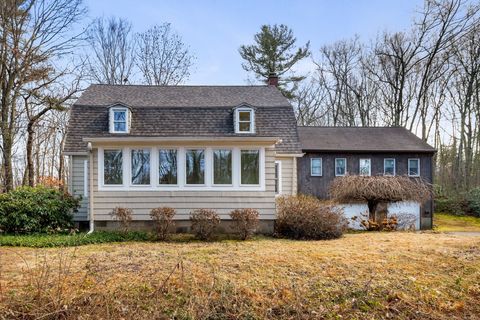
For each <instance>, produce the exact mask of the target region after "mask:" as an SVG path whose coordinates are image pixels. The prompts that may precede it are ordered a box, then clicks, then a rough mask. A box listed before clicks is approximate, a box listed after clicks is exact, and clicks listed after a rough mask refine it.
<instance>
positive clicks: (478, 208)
mask: <svg viewBox="0 0 480 320" xmlns="http://www.w3.org/2000/svg"><path fill="white" fill-rule="evenodd" d="M466 202H467V204H468V211H469V213H470V214H471V215H474V216H477V217H480V188H475V189H472V190H470V191H469V192H468V193H467V195H466Z"/></svg>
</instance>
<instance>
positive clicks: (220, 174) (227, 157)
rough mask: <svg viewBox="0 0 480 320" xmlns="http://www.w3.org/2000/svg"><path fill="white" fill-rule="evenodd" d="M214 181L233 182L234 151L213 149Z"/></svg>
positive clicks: (215, 182) (219, 182)
mask: <svg viewBox="0 0 480 320" xmlns="http://www.w3.org/2000/svg"><path fill="white" fill-rule="evenodd" d="M213 183H214V184H232V151H231V150H214V151H213Z"/></svg>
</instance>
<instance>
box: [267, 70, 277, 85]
mask: <svg viewBox="0 0 480 320" xmlns="http://www.w3.org/2000/svg"><path fill="white" fill-rule="evenodd" d="M267 84H268V85H269V86H275V87H277V86H278V76H277V74H276V73H275V72H270V73H269V74H268V80H267Z"/></svg>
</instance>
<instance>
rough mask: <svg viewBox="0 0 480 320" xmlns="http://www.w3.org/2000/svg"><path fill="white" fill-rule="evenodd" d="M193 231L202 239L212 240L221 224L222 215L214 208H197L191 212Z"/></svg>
mask: <svg viewBox="0 0 480 320" xmlns="http://www.w3.org/2000/svg"><path fill="white" fill-rule="evenodd" d="M190 221H191V222H192V231H193V233H194V234H195V237H196V238H197V239H200V240H211V239H212V236H213V234H214V233H215V231H216V230H217V227H218V225H219V224H220V217H219V216H218V214H217V212H216V211H215V210H212V209H196V210H194V211H193V212H191V213H190Z"/></svg>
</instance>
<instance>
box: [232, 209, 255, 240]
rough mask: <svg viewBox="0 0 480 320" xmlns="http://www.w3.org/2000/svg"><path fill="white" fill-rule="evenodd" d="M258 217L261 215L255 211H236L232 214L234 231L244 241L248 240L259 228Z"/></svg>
mask: <svg viewBox="0 0 480 320" xmlns="http://www.w3.org/2000/svg"><path fill="white" fill-rule="evenodd" d="M258 217H259V213H258V211H257V210H255V209H236V210H233V211H232V212H230V218H231V219H232V222H233V230H234V231H235V233H237V234H238V235H239V236H240V239H242V240H246V239H248V238H249V237H251V236H252V235H253V234H254V233H255V231H256V230H257V227H258Z"/></svg>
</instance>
